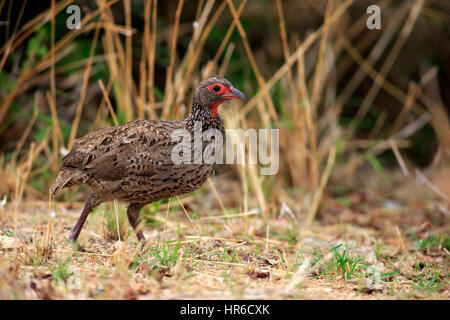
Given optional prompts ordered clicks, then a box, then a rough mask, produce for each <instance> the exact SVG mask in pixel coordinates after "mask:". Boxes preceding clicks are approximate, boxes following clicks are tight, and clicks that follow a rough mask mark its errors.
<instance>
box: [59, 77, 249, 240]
mask: <svg viewBox="0 0 450 320" xmlns="http://www.w3.org/2000/svg"><path fill="white" fill-rule="evenodd" d="M233 98H236V99H242V100H245V96H244V95H243V94H242V93H241V92H240V91H239V90H237V89H235V88H234V87H233V86H232V85H231V83H230V82H229V81H228V80H226V79H223V78H219V77H216V76H213V77H210V78H208V79H206V80H204V81H203V82H201V83H200V85H199V86H198V87H197V88H196V89H195V90H194V93H193V98H192V112H191V114H190V115H189V116H188V117H187V118H186V119H184V120H183V121H165V120H150V121H148V120H136V121H131V122H128V123H125V124H123V125H120V126H116V127H111V128H106V129H102V130H99V131H95V132H92V133H90V134H88V135H86V136H84V137H82V138H79V139H77V140H76V141H75V143H74V145H73V147H72V149H71V150H70V152H69V153H68V154H67V155H66V156H64V157H63V158H62V164H61V167H60V169H59V174H58V177H57V178H56V181H55V183H54V184H53V186H52V190H51V192H52V194H53V195H56V193H57V192H58V191H59V190H61V189H63V188H66V187H70V186H73V185H80V184H86V185H88V186H89V187H90V189H91V190H92V193H91V194H90V195H89V197H88V199H87V201H86V204H85V206H84V208H83V211H82V212H81V215H80V217H79V219H78V221H77V223H76V224H75V227H73V228H69V229H70V230H71V233H70V240H71V241H72V243H76V242H77V239H78V236H79V234H80V231H81V229H82V228H83V224H84V222H85V221H86V218H87V216H88V215H89V213H90V212H91V210H92V209H93V208H95V207H96V206H98V205H99V204H101V203H103V202H106V201H110V200H113V199H117V200H119V201H123V202H126V203H129V204H130V205H129V206H128V209H127V216H128V220H129V222H130V224H131V226H132V227H133V229H134V231H135V232H136V236H137V238H138V240H139V241H141V242H143V243H145V237H144V235H143V233H142V231H140V230H138V229H137V228H138V225H139V222H138V220H139V219H138V218H139V212H140V210H141V208H142V207H143V206H145V205H146V204H149V203H152V202H154V201H158V200H161V199H165V198H169V197H173V196H177V195H181V194H185V193H188V192H192V191H194V190H196V189H198V188H199V187H200V186H201V185H202V184H203V183H204V182H205V181H206V180H207V179H208V177H209V176H211V175H212V174H213V173H214V163H205V161H203V162H202V163H200V164H197V162H194V161H191V162H193V163H174V161H173V160H172V156H171V155H172V151H173V149H174V147H175V146H176V145H177V144H179V141H178V140H177V139H174V138H173V133H174V132H175V131H176V130H179V129H182V130H184V132H188V133H189V135H190V136H192V137H193V136H194V134H193V133H194V126H196V125H197V123H199V122H198V121H200V122H201V130H202V131H203V132H205V131H206V130H208V129H217V130H219V132H220V133H221V134H222V138H223V135H224V133H225V129H224V125H223V120H222V119H221V118H220V116H219V115H218V113H217V107H218V105H219V104H221V103H223V102H225V101H227V100H230V99H233ZM195 128H196V130H197V128H198V127H195ZM192 141H193V138H192V140H190V142H192ZM222 141H223V140H222ZM206 146H207V143H205V142H202V151H203V150H205V147H206ZM222 147H223V144H222V145H220V148H222ZM194 150H195V147H193V148H191V150H190V152H191V154H189V156H188V158H190V160H192V159H193V158H194ZM187 162H188V161H187Z"/></svg>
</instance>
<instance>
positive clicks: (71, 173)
mask: <svg viewBox="0 0 450 320" xmlns="http://www.w3.org/2000/svg"><path fill="white" fill-rule="evenodd" d="M78 174H79V170H78V169H72V168H61V170H60V171H59V174H58V177H57V178H56V180H55V182H54V183H53V185H52V188H51V193H52V195H53V196H54V195H56V194H57V193H58V191H59V190H61V189H63V188H65V187H69V186H71V185H72V184H73V183H71V182H72V180H73V178H74V177H75V176H77V175H78Z"/></svg>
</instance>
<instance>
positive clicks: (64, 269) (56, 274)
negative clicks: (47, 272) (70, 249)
mask: <svg viewBox="0 0 450 320" xmlns="http://www.w3.org/2000/svg"><path fill="white" fill-rule="evenodd" d="M69 262H70V258H67V260H66V261H65V262H61V261H59V260H58V261H57V266H56V268H55V269H53V270H51V272H52V277H53V280H54V281H56V282H59V281H63V282H66V281H67V279H69V277H70V276H71V275H72V274H73V273H72V271H71V270H70V267H69Z"/></svg>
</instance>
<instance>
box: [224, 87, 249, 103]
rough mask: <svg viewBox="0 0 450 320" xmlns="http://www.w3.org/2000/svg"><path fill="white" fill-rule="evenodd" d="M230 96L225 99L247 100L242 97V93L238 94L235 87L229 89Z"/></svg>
mask: <svg viewBox="0 0 450 320" xmlns="http://www.w3.org/2000/svg"><path fill="white" fill-rule="evenodd" d="M230 91H231V94H230V95H228V96H227V97H228V98H230V99H241V100H244V101H245V100H247V98H246V97H245V96H244V94H243V93H242V92H240V91H239V90H238V89H236V88H235V87H231V88H230Z"/></svg>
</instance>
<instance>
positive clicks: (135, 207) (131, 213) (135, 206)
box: [127, 203, 146, 244]
mask: <svg viewBox="0 0 450 320" xmlns="http://www.w3.org/2000/svg"><path fill="white" fill-rule="evenodd" d="M143 206H144V205H143V204H140V203H132V204H130V205H129V206H128V209H127V216H128V221H130V224H131V226H132V227H133V229H134V232H135V233H136V236H137V238H138V240H139V241H140V242H142V243H143V244H144V243H145V242H146V241H145V237H144V234H143V233H142V230H138V229H139V228H138V227H139V212H140V211H141V209H142V207H143Z"/></svg>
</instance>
